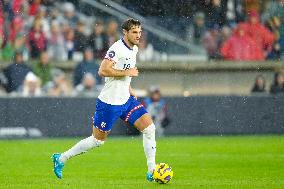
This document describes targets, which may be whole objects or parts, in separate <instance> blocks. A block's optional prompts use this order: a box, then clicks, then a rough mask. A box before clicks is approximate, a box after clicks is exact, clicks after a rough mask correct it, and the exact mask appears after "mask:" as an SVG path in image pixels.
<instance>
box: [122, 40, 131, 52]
mask: <svg viewBox="0 0 284 189" xmlns="http://www.w3.org/2000/svg"><path fill="white" fill-rule="evenodd" d="M121 41H122V43H123V44H124V45H125V46H126V47H127V48H128V49H129V50H131V51H132V50H133V49H132V48H130V47H129V46H128V45H127V44H126V42H125V41H124V39H123V38H121Z"/></svg>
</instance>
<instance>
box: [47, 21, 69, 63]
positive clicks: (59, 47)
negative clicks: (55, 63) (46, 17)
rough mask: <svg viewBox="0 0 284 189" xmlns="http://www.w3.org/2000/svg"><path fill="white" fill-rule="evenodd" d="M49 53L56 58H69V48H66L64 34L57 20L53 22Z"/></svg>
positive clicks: (61, 59)
mask: <svg viewBox="0 0 284 189" xmlns="http://www.w3.org/2000/svg"><path fill="white" fill-rule="evenodd" d="M48 54H49V55H50V57H51V58H52V59H54V60H59V61H65V60H67V49H66V48H65V41H64V36H63V33H62V31H61V27H60V25H59V24H58V23H57V22H53V23H52V24H51V36H50V39H49V41H48Z"/></svg>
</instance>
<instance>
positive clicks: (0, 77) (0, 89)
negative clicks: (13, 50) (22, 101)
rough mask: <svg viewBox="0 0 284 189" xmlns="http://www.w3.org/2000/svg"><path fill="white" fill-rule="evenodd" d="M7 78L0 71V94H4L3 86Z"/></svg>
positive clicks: (5, 84) (4, 86)
mask: <svg viewBox="0 0 284 189" xmlns="http://www.w3.org/2000/svg"><path fill="white" fill-rule="evenodd" d="M7 82H8V81H7V78H6V77H5V75H4V73H3V72H1V71H0V96H4V95H6V91H5V88H6V86H7Z"/></svg>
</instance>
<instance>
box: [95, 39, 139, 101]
mask: <svg viewBox="0 0 284 189" xmlns="http://www.w3.org/2000/svg"><path fill="white" fill-rule="evenodd" d="M137 52H138V47H137V46H136V45H135V46H134V47H133V48H130V47H129V46H128V45H127V44H126V43H125V41H124V40H123V38H122V39H120V40H118V41H117V42H115V43H114V44H113V45H112V46H111V47H110V48H109V50H108V51H107V54H106V56H105V58H106V59H109V60H111V61H112V62H113V68H114V69H116V70H127V69H130V68H134V67H135V65H136V55H137ZM130 82H131V77H129V76H124V77H106V78H105V85H104V87H103V89H102V91H101V93H100V95H99V97H98V98H99V99H100V100H101V101H103V102H105V103H107V104H111V105H122V104H125V103H126V102H127V100H128V99H129V97H130V93H129V86H130Z"/></svg>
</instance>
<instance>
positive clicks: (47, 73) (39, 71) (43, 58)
mask: <svg viewBox="0 0 284 189" xmlns="http://www.w3.org/2000/svg"><path fill="white" fill-rule="evenodd" d="M51 70H52V66H51V65H50V62H49V56H48V53H47V52H42V53H41V54H40V61H39V62H35V63H34V64H33V72H34V73H35V74H36V75H37V76H38V77H39V78H40V80H41V82H42V85H45V84H46V83H47V82H49V81H52V76H51Z"/></svg>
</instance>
